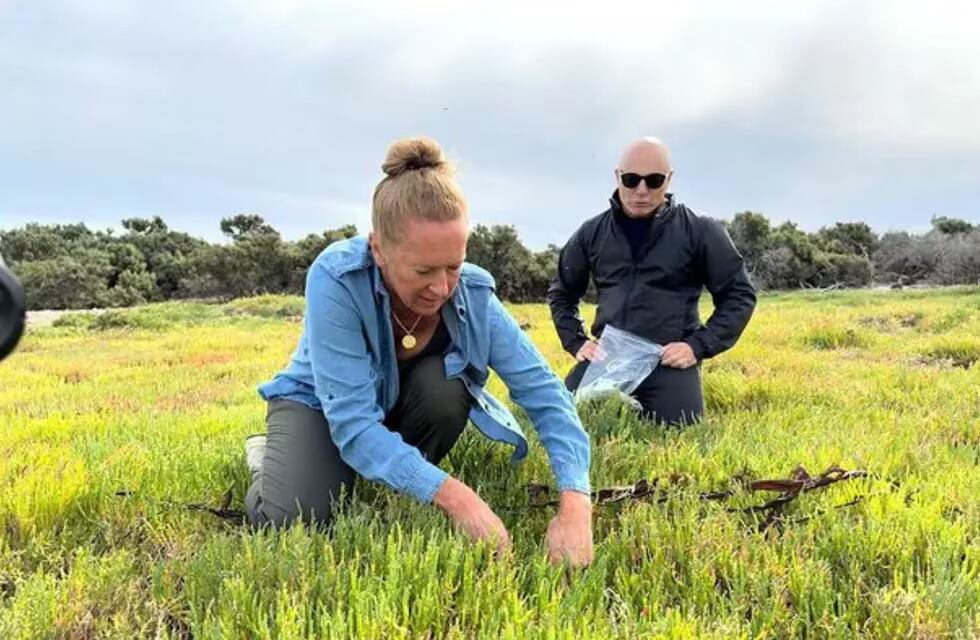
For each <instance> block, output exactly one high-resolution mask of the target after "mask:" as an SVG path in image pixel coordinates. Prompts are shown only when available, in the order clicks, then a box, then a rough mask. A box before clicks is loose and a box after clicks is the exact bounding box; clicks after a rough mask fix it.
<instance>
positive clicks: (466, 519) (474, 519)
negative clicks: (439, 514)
mask: <svg viewBox="0 0 980 640" xmlns="http://www.w3.org/2000/svg"><path fill="white" fill-rule="evenodd" d="M433 502H434V503H435V505H436V506H437V507H439V508H440V509H442V510H443V511H445V512H446V514H447V515H448V516H449V517H450V518H452V520H453V522H455V523H456V525H457V526H458V527H459V528H460V529H462V530H463V531H464V532H465V533H466V534H467V535H468V536H470V537H471V538H473V539H474V540H487V541H490V542H491V543H493V544H494V545H495V546H496V547H497V551H499V552H505V551H508V550H509V549H510V535H509V534H508V533H507V529H506V527H504V523H503V522H501V520H500V518H498V517H497V514H496V513H494V512H493V510H492V509H491V508H490V507H489V505H487V503H486V502H484V501H483V498H481V497H480V496H478V495H477V494H476V492H475V491H473V490H472V489H470V488H469V487H468V486H466V485H465V484H463V483H462V482H460V481H459V480H457V479H456V478H453V477H449V478H446V481H445V482H443V483H442V486H441V487H439V490H438V491H437V492H436V495H435V498H434V499H433Z"/></svg>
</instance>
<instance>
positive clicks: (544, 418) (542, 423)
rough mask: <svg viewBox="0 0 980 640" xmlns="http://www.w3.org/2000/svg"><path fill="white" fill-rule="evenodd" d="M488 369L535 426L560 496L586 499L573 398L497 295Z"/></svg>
mask: <svg viewBox="0 0 980 640" xmlns="http://www.w3.org/2000/svg"><path fill="white" fill-rule="evenodd" d="M489 311H490V313H489V319H490V360H489V364H490V368H491V369H493V370H494V371H496V372H497V374H498V375H499V376H500V379H501V380H503V382H504V384H505V385H507V389H508V390H509V391H510V396H511V398H512V399H513V400H514V402H515V403H516V404H517V405H518V406H520V407H521V408H522V409H524V410H525V411H526V412H527V414H528V417H529V418H530V419H531V423H532V424H533V425H534V429H535V431H537V433H538V437H539V438H540V439H541V444H542V445H544V448H545V450H546V451H547V452H548V460H549V461H550V462H551V469H552V472H553V473H554V475H555V480H556V482H557V484H558V489H559V490H562V491H563V490H566V489H570V490H573V491H579V492H581V493H586V494H587V493H589V491H590V484H589V462H590V458H591V447H590V444H589V436H588V434H586V433H585V429H584V428H583V427H582V422H581V421H580V420H579V417H578V412H577V411H576V410H575V404H574V403H573V402H572V394H571V393H569V391H568V390H567V389H566V388H565V385H564V383H562V381H561V380H560V379H559V378H558V376H556V375H555V373H554V372H553V371H552V370H551V367H549V366H548V362H547V361H546V360H545V359H544V356H542V355H541V353H540V352H539V351H538V350H537V348H536V347H535V346H534V343H533V342H531V339H530V338H529V337H528V336H527V334H526V333H524V332H523V331H521V329H520V327H519V326H518V324H517V322H516V321H515V320H514V317H513V316H511V315H510V313H509V312H508V311H507V309H505V308H504V305H503V304H501V302H500V300H499V299H498V298H497V296H496V295H493V296H491V298H490V310H489Z"/></svg>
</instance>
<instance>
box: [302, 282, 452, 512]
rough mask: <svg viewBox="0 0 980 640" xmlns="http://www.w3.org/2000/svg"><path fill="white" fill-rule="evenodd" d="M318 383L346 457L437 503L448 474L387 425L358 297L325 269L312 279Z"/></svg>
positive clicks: (311, 325) (309, 323)
mask: <svg viewBox="0 0 980 640" xmlns="http://www.w3.org/2000/svg"><path fill="white" fill-rule="evenodd" d="M305 322H306V330H307V334H308V338H309V349H310V353H309V358H310V364H311V367H312V370H313V379H314V387H315V393H316V396H317V398H318V399H319V401H320V404H321V405H322V407H323V415H324V416H325V417H326V419H327V423H328V424H329V425H330V436H331V439H332V440H333V442H334V444H336V445H337V449H339V451H340V457H341V458H342V459H343V460H344V462H346V463H347V464H348V465H350V467H351V468H352V469H353V470H354V471H356V472H357V473H359V474H360V475H362V476H363V477H365V478H367V479H369V480H374V481H378V482H382V483H384V484H386V485H388V486H389V487H391V488H393V489H395V490H397V491H401V492H404V493H407V494H409V495H411V496H413V497H414V498H416V499H417V500H419V501H421V502H431V501H432V499H433V497H434V496H435V494H436V492H437V491H438V489H439V487H440V486H441V485H442V483H443V482H444V481H445V479H446V477H447V475H448V474H447V473H446V472H445V471H443V470H442V469H440V468H439V467H437V466H435V465H434V464H432V463H431V462H429V461H427V460H426V459H425V458H424V457H423V456H422V454H421V453H420V452H419V450H418V449H416V448H415V447H412V446H410V445H408V444H406V443H405V441H404V440H403V439H402V437H401V435H399V434H398V433H395V432H393V431H390V430H389V429H388V428H387V427H385V426H384V424H382V421H383V420H384V410H383V409H382V407H381V406H380V404H379V403H378V396H377V386H376V382H377V376H378V373H377V372H376V371H375V369H374V366H373V365H372V359H371V356H370V354H369V353H368V347H367V341H366V339H365V337H364V332H363V326H362V319H361V317H360V315H359V314H358V312H357V306H356V305H355V304H354V300H353V297H352V296H351V294H350V292H349V291H348V290H347V288H345V287H344V285H343V284H342V283H341V282H340V281H338V280H337V279H336V278H335V277H334V276H333V275H331V274H330V273H329V272H328V271H327V270H326V269H325V268H323V267H322V266H319V265H314V267H313V268H312V269H310V273H309V275H308V277H307V281H306V319H305Z"/></svg>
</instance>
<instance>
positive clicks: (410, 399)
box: [245, 355, 472, 527]
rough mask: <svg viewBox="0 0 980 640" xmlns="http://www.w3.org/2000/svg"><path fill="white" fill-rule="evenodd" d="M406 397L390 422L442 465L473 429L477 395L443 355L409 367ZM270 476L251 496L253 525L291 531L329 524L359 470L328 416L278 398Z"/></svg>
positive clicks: (266, 471) (271, 426)
mask: <svg viewBox="0 0 980 640" xmlns="http://www.w3.org/2000/svg"><path fill="white" fill-rule="evenodd" d="M409 367H410V368H409V369H407V370H406V371H405V372H403V374H402V378H401V392H400V394H399V396H398V401H397V403H396V404H395V407H394V408H393V409H392V410H391V411H390V412H389V413H388V415H387V416H386V417H385V426H387V427H388V428H389V429H390V430H392V431H395V432H397V433H400V434H401V435H402V438H403V439H404V440H405V442H406V443H408V444H409V445H411V446H413V447H416V448H417V449H418V450H419V451H420V452H421V453H422V455H423V456H425V458H426V459H427V460H429V461H431V462H433V463H437V462H439V461H440V460H441V459H442V458H443V457H444V456H445V455H446V454H447V453H449V450H450V449H452V447H453V445H454V444H455V443H456V440H457V439H458V438H459V435H460V434H461V433H462V432H463V428H464V427H465V426H466V420H467V416H468V415H469V412H470V404H471V402H472V400H471V396H470V395H469V393H468V392H467V391H466V387H465V386H464V385H463V383H462V382H461V381H459V380H447V379H446V375H445V368H444V365H443V357H442V356H441V355H433V356H427V357H424V358H421V359H420V360H418V361H417V362H415V363H413V364H411V365H409ZM266 431H267V433H266V447H265V455H264V457H263V459H262V470H261V471H260V472H259V474H258V477H257V478H255V480H254V481H253V482H252V486H251V487H250V488H249V490H248V494H247V495H246V497H245V508H246V511H247V512H248V517H249V520H250V522H251V523H252V525H253V526H256V527H259V526H262V525H266V524H271V525H273V526H288V525H289V524H291V523H293V522H294V521H296V520H297V519H301V520H302V521H304V522H306V523H307V524H319V525H325V524H328V523H329V521H330V518H331V517H332V515H333V513H334V509H335V508H336V504H335V503H336V501H337V500H338V498H340V496H341V495H342V494H348V495H349V494H350V491H351V489H352V488H353V484H354V470H353V469H351V468H350V467H349V466H347V464H346V463H345V462H344V461H343V460H342V459H341V458H340V452H339V451H338V449H337V446H336V445H335V444H334V443H333V441H332V440H331V439H330V427H329V425H328V424H327V419H326V418H325V417H324V416H323V412H322V411H316V410H314V409H311V408H310V407H308V406H307V405H305V404H303V403H301V402H294V401H291V400H282V399H278V400H271V401H270V402H269V408H268V414H267V417H266Z"/></svg>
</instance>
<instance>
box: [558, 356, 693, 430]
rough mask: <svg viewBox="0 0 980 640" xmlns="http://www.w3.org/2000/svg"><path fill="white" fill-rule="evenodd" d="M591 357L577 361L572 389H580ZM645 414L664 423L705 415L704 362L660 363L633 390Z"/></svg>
mask: <svg viewBox="0 0 980 640" xmlns="http://www.w3.org/2000/svg"><path fill="white" fill-rule="evenodd" d="M588 366H589V361H588V360H584V361H582V362H579V363H577V364H576V365H575V366H574V367H572V370H571V371H570V372H569V373H568V376H567V377H566V378H565V386H566V387H568V390H569V391H572V392H574V391H575V390H576V389H578V386H579V383H581V382H582V377H583V376H584V375H585V370H586V368H587V367H588ZM632 396H633V397H634V398H636V400H637V401H639V403H640V406H642V407H643V415H644V417H645V418H647V419H650V420H654V421H656V422H658V423H661V424H691V423H693V422H697V421H699V420H700V419H701V417H702V416H703V415H704V394H703V393H702V391H701V363H698V364H697V365H695V366H693V367H690V368H688V369H673V368H671V367H662V366H658V367H657V368H656V369H654V370H653V373H651V374H650V375H649V376H647V377H646V379H644V380H643V382H641V383H640V386H639V387H637V388H636V390H635V391H634V392H633V393H632Z"/></svg>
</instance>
